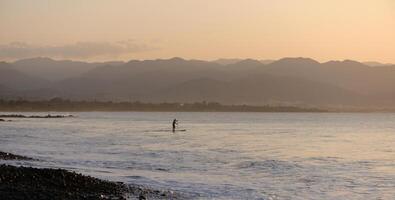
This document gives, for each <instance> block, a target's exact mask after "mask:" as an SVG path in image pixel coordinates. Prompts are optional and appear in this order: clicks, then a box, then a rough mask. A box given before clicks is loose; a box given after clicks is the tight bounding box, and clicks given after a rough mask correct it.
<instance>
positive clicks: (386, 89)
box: [0, 58, 395, 107]
mask: <svg viewBox="0 0 395 200" xmlns="http://www.w3.org/2000/svg"><path fill="white" fill-rule="evenodd" d="M29 62H32V64H31V65H30V64H29ZM37 63H41V65H39V64H37ZM42 63H44V64H42ZM48 63H54V64H48ZM78 66H80V67H81V69H79V68H78ZM49 68H51V70H52V71H51V70H48V71H47V73H41V71H45V70H46V69H49ZM76 68H78V69H77V70H76ZM27 69H29V70H27ZM33 69H37V71H34V70H33ZM55 69H59V73H60V72H62V73H64V74H63V76H62V75H56V73H58V71H56V70H55ZM32 71H34V72H32ZM37 73H41V74H40V75H41V76H37ZM54 74H55V75H54ZM52 75H54V76H55V77H50V78H46V77H45V76H52ZM43 76H44V77H43ZM45 78H46V79H47V80H45ZM48 80H51V81H48ZM393 85H395V68H393V67H390V66H383V67H370V66H367V65H365V64H363V63H360V62H356V61H351V60H345V61H330V62H326V63H319V62H317V61H315V60H312V59H309V58H283V59H280V60H277V61H273V62H270V63H269V64H263V63H262V62H261V61H258V60H253V59H245V60H237V61H236V60H235V62H232V63H230V64H219V63H217V62H209V61H201V60H184V59H182V58H171V59H157V60H143V61H140V60H131V61H129V62H126V63H121V62H103V63H85V62H76V61H56V60H52V59H47V58H37V59H28V60H26V59H25V60H21V61H16V62H14V63H4V62H2V63H0V86H1V87H0V97H2V98H17V97H23V98H31V99H48V98H53V97H61V98H65V99H76V100H115V101H135V100H139V101H147V102H164V101H167V102H196V101H216V102H220V103H226V104H251V105H263V104H287V105H315V106H361V107H363V106H373V105H380V106H395V103H394V102H395V101H394V100H395V92H394V90H393Z"/></svg>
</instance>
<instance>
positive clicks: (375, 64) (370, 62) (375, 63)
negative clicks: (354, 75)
mask: <svg viewBox="0 0 395 200" xmlns="http://www.w3.org/2000/svg"><path fill="white" fill-rule="evenodd" d="M363 64H364V65H367V66H370V67H383V66H394V67H395V65H394V64H391V63H380V62H375V61H369V62H363Z"/></svg>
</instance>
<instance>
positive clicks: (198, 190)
mask: <svg viewBox="0 0 395 200" xmlns="http://www.w3.org/2000/svg"><path fill="white" fill-rule="evenodd" d="M2 114H4V113H2ZM23 114H27V115H28V114H42V115H44V114H47V113H23ZM56 114H59V113H56ZM61 114H69V113H61ZM71 114H73V115H76V116H77V117H76V118H65V119H13V120H14V121H13V122H2V123H0V151H6V152H11V153H16V154H21V155H26V156H31V157H34V158H38V159H40V160H41V161H39V162H38V161H32V162H27V161H1V163H9V164H14V165H27V166H34V167H52V168H58V167H61V168H66V169H71V170H75V171H77V172H80V173H84V174H88V175H92V176H95V177H99V178H104V179H108V180H113V181H123V182H125V183H134V184H140V185H145V186H149V187H153V188H160V189H170V190H174V191H176V192H179V193H182V194H184V195H186V196H187V197H188V198H192V199H301V200H302V199H303V200H305V199H320V200H321V199H324V200H325V199H328V200H329V199H330V200H332V199H347V200H353V199H381V200H386V199H388V200H393V199H395V114H391V113H214V112H210V113H189V112H182V113H172V112H159V113H157V112H81V113H71ZM174 118H177V119H179V121H180V122H179V124H180V126H179V128H180V129H186V130H187V131H186V132H175V133H172V132H171V121H172V120H173V119H174Z"/></svg>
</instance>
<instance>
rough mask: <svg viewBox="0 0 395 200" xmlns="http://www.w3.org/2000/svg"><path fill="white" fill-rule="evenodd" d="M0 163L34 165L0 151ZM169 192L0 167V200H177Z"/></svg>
mask: <svg viewBox="0 0 395 200" xmlns="http://www.w3.org/2000/svg"><path fill="white" fill-rule="evenodd" d="M0 160H26V161H29V160H30V161H32V160H34V161H38V160H36V159H34V158H29V157H26V156H22V155H16V154H11V153H6V152H1V151H0ZM181 198H182V197H181V196H180V195H179V194H177V193H174V192H173V191H171V190H156V189H152V188H148V187H144V186H139V185H133V184H125V183H122V182H112V181H107V180H102V179H98V178H95V177H91V176H87V175H82V174H80V173H76V172H74V171H69V170H65V169H52V168H33V167H25V166H13V165H8V164H0V199H10V200H19V199H32V200H36V199H37V200H38V199H64V200H74V199H75V200H78V199H92V200H93V199H105V200H116V199H117V200H123V199H140V200H144V199H181Z"/></svg>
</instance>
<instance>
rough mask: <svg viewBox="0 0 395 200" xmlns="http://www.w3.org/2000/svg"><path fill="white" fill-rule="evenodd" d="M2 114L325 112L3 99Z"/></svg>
mask: <svg viewBox="0 0 395 200" xmlns="http://www.w3.org/2000/svg"><path fill="white" fill-rule="evenodd" d="M0 111H179V112H325V110H322V109H318V108H302V107H296V106H270V105H266V106H252V105H223V104H220V103H217V102H206V101H203V102H195V103H175V102H174V103H166V102H164V103H143V102H139V101H134V102H112V101H105V102H104V101H71V100H65V99H61V98H53V99H51V100H40V101H28V100H1V99H0Z"/></svg>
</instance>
